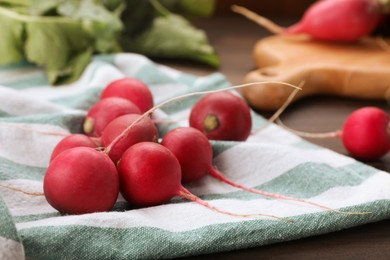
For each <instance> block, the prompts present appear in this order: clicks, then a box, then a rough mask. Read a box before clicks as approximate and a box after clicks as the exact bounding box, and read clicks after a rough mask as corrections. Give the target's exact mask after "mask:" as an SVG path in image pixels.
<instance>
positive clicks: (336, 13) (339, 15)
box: [234, 0, 385, 42]
mask: <svg viewBox="0 0 390 260" xmlns="http://www.w3.org/2000/svg"><path fill="white" fill-rule="evenodd" d="M234 10H235V11H237V12H239V13H242V14H244V15H245V16H247V17H248V18H250V19H252V20H255V21H256V22H258V23H260V24H261V25H264V26H266V27H267V28H268V29H270V30H271V31H273V32H274V33H277V34H279V33H280V34H286V35H295V34H308V35H310V37H311V38H313V39H318V40H326V41H346V42H350V41H356V40H359V39H361V38H362V37H364V36H367V35H368V34H370V33H372V32H373V31H374V30H375V29H376V28H377V27H378V26H379V24H380V23H381V21H382V20H383V19H384V17H385V15H384V7H383V6H382V4H381V3H380V1H378V0H320V1H317V2H315V3H314V4H312V5H311V6H310V7H309V8H308V9H307V10H306V11H305V13H304V15H303V17H302V19H301V20H300V21H299V22H298V23H296V24H294V25H292V26H290V27H288V28H281V27H279V26H277V25H275V24H273V23H272V22H271V21H269V20H267V19H266V18H263V17H256V15H255V14H254V13H251V12H250V11H249V10H245V9H244V8H241V7H237V6H236V7H234Z"/></svg>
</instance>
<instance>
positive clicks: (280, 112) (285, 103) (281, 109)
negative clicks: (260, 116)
mask: <svg viewBox="0 0 390 260" xmlns="http://www.w3.org/2000/svg"><path fill="white" fill-rule="evenodd" d="M303 85H304V82H303V81H302V82H301V83H300V84H299V85H298V87H299V89H298V88H296V89H294V90H293V92H291V94H290V95H289V96H288V98H287V99H286V101H285V102H284V103H283V105H282V106H281V107H280V108H279V109H278V110H277V111H276V112H275V113H274V114H273V115H272V116H271V117H270V118H269V119H268V121H267V123H266V124H265V125H263V126H261V127H260V128H259V129H257V130H256V131H255V132H254V133H253V134H257V133H259V132H260V131H262V130H264V129H265V128H267V127H268V126H269V125H270V124H272V123H273V122H275V120H277V119H278V118H279V116H280V115H281V114H282V113H283V111H284V110H286V108H287V107H288V106H289V105H290V103H291V102H292V101H293V99H294V97H295V96H296V94H298V91H300V90H301V89H302V87H303Z"/></svg>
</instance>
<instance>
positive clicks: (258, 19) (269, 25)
mask: <svg viewBox="0 0 390 260" xmlns="http://www.w3.org/2000/svg"><path fill="white" fill-rule="evenodd" d="M232 11H234V12H236V13H238V14H241V15H243V16H245V17H246V18H248V19H249V20H251V21H253V22H255V23H257V24H258V25H260V26H262V27H264V28H265V29H267V30H268V31H269V32H271V33H273V34H282V33H283V32H284V31H285V28H284V27H282V26H280V25H278V24H276V23H274V22H273V21H271V20H269V19H268V18H265V17H263V16H261V15H258V14H256V13H255V12H252V11H251V10H249V9H247V8H245V7H242V6H238V5H232Z"/></svg>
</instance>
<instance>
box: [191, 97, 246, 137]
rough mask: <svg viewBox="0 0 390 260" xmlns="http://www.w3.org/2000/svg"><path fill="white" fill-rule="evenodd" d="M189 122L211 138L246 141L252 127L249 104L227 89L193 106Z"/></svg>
mask: <svg viewBox="0 0 390 260" xmlns="http://www.w3.org/2000/svg"><path fill="white" fill-rule="evenodd" d="M189 123H190V126H191V127H194V128H196V129H198V130H200V131H201V132H203V133H204V134H205V135H206V136H207V137H208V138H209V139H211V140H226V141H245V140H246V139H247V138H248V136H249V135H250V133H251V129H252V117H251V113H250V108H249V106H248V105H247V104H246V103H245V101H244V100H243V99H242V98H241V97H239V96H237V95H234V94H232V93H230V92H226V91H223V92H216V93H211V94H207V95H205V96H204V97H202V98H201V99H200V100H199V101H198V102H197V103H196V104H195V105H194V106H193V108H192V110H191V113H190V119H189Z"/></svg>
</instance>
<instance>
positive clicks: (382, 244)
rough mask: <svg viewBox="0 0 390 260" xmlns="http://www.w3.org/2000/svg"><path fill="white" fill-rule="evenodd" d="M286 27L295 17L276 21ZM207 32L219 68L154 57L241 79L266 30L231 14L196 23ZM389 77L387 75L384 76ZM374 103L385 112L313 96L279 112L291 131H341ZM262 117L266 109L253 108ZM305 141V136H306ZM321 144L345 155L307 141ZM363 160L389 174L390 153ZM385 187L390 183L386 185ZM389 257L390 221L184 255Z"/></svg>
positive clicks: (331, 143) (335, 144)
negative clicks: (352, 115)
mask: <svg viewBox="0 0 390 260" xmlns="http://www.w3.org/2000/svg"><path fill="white" fill-rule="evenodd" d="M275 20H276V21H277V22H278V23H279V24H282V25H288V24H291V23H292V22H294V19H278V18H276V19H275ZM195 24H196V25H197V26H198V27H199V28H202V29H204V30H205V31H206V33H207V34H208V36H209V39H210V41H211V43H212V44H213V46H214V47H215V48H216V49H217V51H218V53H219V55H220V58H221V61H222V65H221V67H220V68H219V69H218V70H215V69H212V68H209V67H207V66H203V65H200V64H194V63H192V62H179V61H169V60H156V61H157V62H160V63H163V64H166V65H169V66H171V67H174V68H176V69H179V70H182V71H185V72H189V73H192V74H196V75H207V74H209V73H212V72H215V71H220V72H222V73H223V74H224V75H225V76H226V77H227V78H228V80H229V81H230V82H231V83H232V84H240V83H242V80H243V77H244V76H245V74H246V73H248V72H249V71H251V70H252V69H254V68H255V65H254V62H253V59H252V48H253V46H254V44H255V42H256V41H258V40H259V39H261V38H262V37H265V36H268V35H269V33H268V32H267V31H265V30H264V29H263V28H261V27H259V26H257V25H255V24H254V23H252V22H250V21H248V20H246V19H245V18H243V17H242V16H239V15H236V14H226V15H219V16H215V17H212V18H207V19H201V20H198V21H195ZM389 76H390V75H389ZM367 105H373V106H378V107H381V108H383V109H385V110H386V111H389V109H390V107H389V105H388V104H387V103H386V102H384V101H363V100H354V99H346V98H338V97H324V96H321V97H313V98H306V99H304V100H300V101H298V102H297V103H294V104H292V105H290V106H289V107H288V108H287V110H286V111H285V112H284V113H283V114H282V116H281V118H282V119H283V121H284V123H285V124H286V125H288V126H290V127H291V128H293V129H297V130H302V131H307V132H326V131H332V130H337V129H340V128H341V126H342V124H343V122H344V119H345V118H346V117H347V116H348V114H349V113H351V112H352V111H353V110H355V109H356V108H359V107H362V106H367ZM258 112H259V113H260V114H262V115H263V116H265V117H269V116H270V113H265V112H264V111H258ZM308 140H309V139H308ZM309 141H311V142H313V143H315V144H319V145H321V146H323V147H326V148H329V149H332V150H334V151H336V152H339V153H341V154H346V151H345V149H344V148H343V146H342V144H341V143H340V140H338V139H326V140H325V139H310V140H309ZM368 164H370V165H372V166H374V167H377V168H379V169H382V170H385V171H388V172H390V154H389V155H387V156H385V157H384V158H383V159H381V160H378V161H375V162H369V163H368ZM389 189H390V187H389ZM199 258H202V259H242V258H250V259H313V258H320V259H329V258H332V259H390V219H389V220H385V221H381V222H376V223H372V224H367V225H364V226H360V227H356V228H351V229H347V230H343V231H339V232H334V233H330V234H326V235H320V236H315V237H309V238H305V239H300V240H295V241H290V242H284V243H278V244H272V245H268V246H262V247H258V248H251V249H243V250H237V251H232V252H224V253H218V254H212V255H204V256H196V257H188V258H186V259H199Z"/></svg>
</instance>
